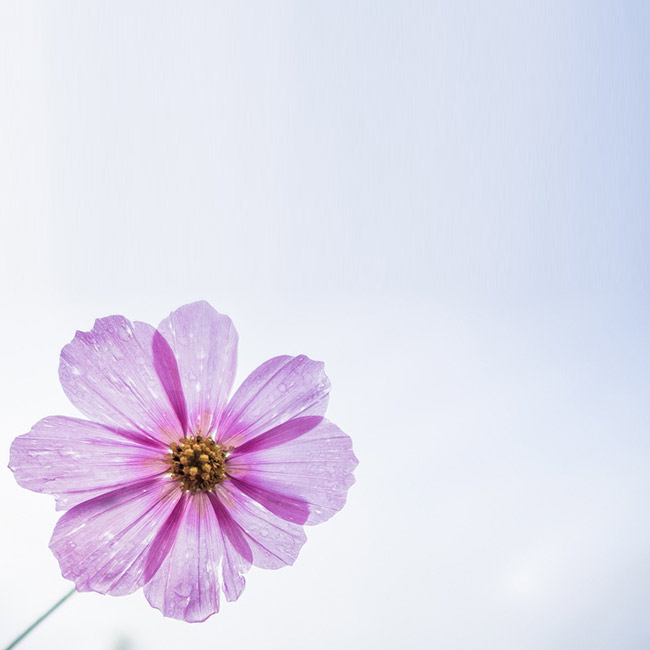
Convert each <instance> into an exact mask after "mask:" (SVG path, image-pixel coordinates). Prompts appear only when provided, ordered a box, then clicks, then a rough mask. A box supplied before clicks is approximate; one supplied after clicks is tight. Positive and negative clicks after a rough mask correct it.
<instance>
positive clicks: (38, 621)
mask: <svg viewBox="0 0 650 650" xmlns="http://www.w3.org/2000/svg"><path fill="white" fill-rule="evenodd" d="M75 591H77V590H76V589H71V590H70V591H69V592H68V593H67V594H66V595H65V596H63V598H61V600H60V601H59V602H58V603H56V605H53V606H52V607H50V609H48V610H47V612H45V614H43V616H41V617H40V618H37V619H36V620H35V621H34V622H33V623H32V624H31V625H30V626H29V627H28V628H27V629H26V630H25V631H24V632H23V633H22V634H21V635H20V636H18V637H16V638H15V639H14V640H13V641H12V642H11V643H10V644H9V645H8V646H7V647H6V648H5V650H11V648H15V647H16V646H17V645H18V644H19V643H20V642H21V641H22V640H23V639H24V638H25V637H26V636H27V635H28V634H29V633H30V632H31V631H32V630H33V629H34V628H35V627H36V626H37V625H38V624H39V623H41V622H43V621H44V620H45V619H46V618H47V617H48V616H49V615H50V614H51V613H52V612H53V611H54V610H55V609H58V608H59V607H61V605H63V603H65V601H66V600H68V598H70V596H72V594H73V593H74V592H75Z"/></svg>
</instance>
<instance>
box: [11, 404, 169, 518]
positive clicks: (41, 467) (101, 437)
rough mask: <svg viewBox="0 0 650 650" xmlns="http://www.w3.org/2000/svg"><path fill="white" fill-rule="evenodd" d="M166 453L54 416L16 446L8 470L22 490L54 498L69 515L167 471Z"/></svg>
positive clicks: (134, 437) (133, 436)
mask: <svg viewBox="0 0 650 650" xmlns="http://www.w3.org/2000/svg"><path fill="white" fill-rule="evenodd" d="M163 454H164V449H163V447H162V445H161V444H160V443H156V442H153V441H152V440H151V439H150V438H148V437H146V436H144V435H142V434H138V433H129V432H126V431H119V430H118V429H114V428H111V427H107V426H104V425H102V424H96V423H95V422H88V421H86V420H78V419H76V418H68V417H63V416H54V417H47V418H45V419H43V420H41V421H40V422H37V423H36V424H35V425H34V427H33V428H32V430H31V431H30V432H29V433H26V434H24V435H22V436H19V437H18V438H16V439H15V440H14V441H13V443H12V445H11V458H10V462H9V467H10V469H11V470H12V471H13V472H14V475H15V477H16V481H18V483H19V484H20V485H22V486H23V487H24V488H27V489H28V490H33V491H34V492H44V493H46V494H53V495H54V496H55V497H56V500H57V508H58V509H60V510H66V509H68V508H71V507H72V506H75V505H77V504H78V503H82V502H83V501H87V500H88V499H91V498H92V497H95V496H98V495H100V494H104V493H105V492H109V491H110V490H114V489H115V488H117V487H120V486H124V485H125V484H128V483H135V482H137V481H141V480H142V479H145V478H150V477H153V476H155V475H157V474H160V473H163V472H165V471H166V469H167V466H166V465H164V463H162V460H161V459H162V456H163Z"/></svg>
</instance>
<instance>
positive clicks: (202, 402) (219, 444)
mask: <svg viewBox="0 0 650 650" xmlns="http://www.w3.org/2000/svg"><path fill="white" fill-rule="evenodd" d="M236 360H237V333H236V331H235V328H234V327H233V324H232V322H231V320H230V318H228V317H227V316H224V315H222V314H219V313H217V312H216V311H215V310H214V309H213V308H212V307H211V306H210V305H209V304H208V303H206V302H197V303H193V304H190V305H185V306H184V307H181V308H180V309H178V310H176V311H175V312H173V313H172V314H170V316H169V317H168V318H167V319H165V320H164V321H163V322H162V323H161V324H160V326H159V327H158V329H157V330H156V329H155V328H154V327H152V326H150V325H147V324H146V323H139V322H135V323H131V322H130V321H128V320H127V319H126V318H123V317H122V316H109V317H107V318H101V319H99V320H97V321H96V322H95V326H94V327H93V329H92V331H90V332H77V334H76V336H75V337H74V339H73V341H72V342H71V343H70V344H69V345H66V346H65V347H64V348H63V350H62V352H61V363H60V367H59V376H60V379H61V384H62V386H63V390H64V391H65V393H66V394H67V396H68V397H69V398H70V400H71V401H72V403H73V404H74V405H75V406H76V407H77V408H78V409H79V410H80V411H81V412H82V413H83V414H84V415H85V416H87V417H88V418H90V420H91V421H86V420H79V419H75V418H69V417H63V416H54V417H47V418H45V419H43V420H41V421H40V422H38V423H37V424H36V425H35V426H34V427H33V428H32V430H31V431H30V432H29V433H27V434H25V435H22V436H20V437H18V438H16V440H15V441H14V442H13V445H12V447H11V461H10V465H9V466H10V468H11V469H12V470H13V471H14V473H15V476H16V480H17V481H18V483H19V484H20V485H22V486H23V487H26V488H28V489H30V490H34V491H36V492H46V493H48V494H53V495H54V496H55V497H56V501H57V508H59V509H61V510H66V511H67V512H65V513H64V514H63V516H62V517H61V519H60V520H59V522H58V523H57V525H56V528H55V529H54V533H53V535H52V540H51V542H50V548H51V549H52V551H53V552H54V555H55V556H56V558H57V559H58V561H59V564H60V565H61V571H62V573H63V576H64V577H65V578H68V579H70V580H74V582H75V584H76V587H77V589H78V590H79V591H97V592H99V593H103V594H112V595H115V596H120V595H124V594H129V593H132V592H133V591H135V590H137V589H138V588H140V587H144V594H145V596H146V598H147V600H148V601H149V603H151V605H153V606H154V607H156V608H158V609H159V610H160V611H161V612H162V613H163V614H164V615H165V616H171V617H173V618H178V619H183V620H185V621H203V620H205V619H206V618H208V617H209V616H210V615H212V614H214V613H215V612H217V611H219V590H220V588H221V589H222V590H223V593H224V594H225V597H226V600H228V601H233V600H236V599H237V598H238V597H239V596H240V594H241V593H242V591H243V589H244V584H245V580H244V577H243V574H244V573H246V571H248V570H249V568H250V567H251V566H252V565H255V566H258V567H262V568H265V569H276V568H279V567H282V566H285V565H287V564H292V563H293V562H294V560H295V559H296V557H297V555H298V552H299V551H300V548H301V547H302V545H303V544H304V542H305V533H304V530H303V525H304V524H317V523H320V522H322V521H325V520H326V519H329V518H330V517H331V516H332V515H333V514H334V513H335V512H337V511H338V510H340V509H341V508H342V507H343V505H344V503H345V499H346V494H347V490H348V488H349V487H350V486H351V485H352V483H353V482H354V477H353V474H352V472H353V470H354V468H355V466H356V464H357V459H356V458H355V456H354V453H353V452H352V444H351V441H350V438H349V437H348V436H347V435H345V434H344V433H343V432H342V431H341V430H340V429H339V428H338V427H337V426H336V425H334V424H332V423H331V422H329V421H328V420H326V419H324V418H323V414H324V413H325V409H326V406H327V397H328V391H329V381H328V379H327V377H326V375H325V373H324V371H323V364H322V363H320V362H317V361H312V360H311V359H308V358H307V357H305V356H297V357H289V356H281V357H274V358H272V359H269V360H268V361H266V362H265V363H263V364H262V365H261V366H260V367H259V368H257V369H256V370H254V371H253V372H252V373H251V374H250V375H249V376H248V378H247V379H246V380H245V381H244V383H243V384H242V385H241V386H240V387H239V389H238V390H237V391H236V392H235V394H234V395H233V396H232V397H231V398H230V400H229V399H228V396H229V394H230V391H231V388H232V384H233V380H234V376H235V367H236Z"/></svg>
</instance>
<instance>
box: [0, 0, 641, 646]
mask: <svg viewBox="0 0 650 650" xmlns="http://www.w3.org/2000/svg"><path fill="white" fill-rule="evenodd" d="M649 7H650V5H648V3H645V2H639V3H632V2H627V3H626V2H611V3H604V2H595V1H594V2H584V3H579V2H555V3H528V2H519V3H517V2H511V3H506V2H484V3H459V2H449V3H434V2H350V3H345V2H331V1H330V2H296V3H290V2H260V3H239V2H232V3H225V4H224V3H216V2H187V1H186V2H177V3H173V2H149V3H144V2H140V3H137V2H103V3H98V2H56V3H54V2H42V3H37V2H25V1H23V0H15V1H14V0H2V1H1V2H0V218H1V223H2V233H1V237H0V265H2V266H1V268H0V271H1V275H0V283H1V284H0V290H1V297H2V306H3V309H2V314H3V318H2V319H1V320H0V335H1V337H2V338H1V340H2V342H3V350H2V372H1V373H0V389H1V390H0V394H1V395H2V420H1V427H0V430H1V432H2V433H1V436H2V438H1V444H0V461H1V465H2V466H4V465H6V461H7V460H8V447H9V444H10V441H11V440H12V439H13V437H14V436H15V435H17V434H20V433H23V432H25V431H27V430H28V429H29V428H30V427H31V425H32V424H33V423H34V422H35V421H36V420H38V419H39V418H41V417H44V416H45V415H48V414H52V413H63V414H70V415H72V414H74V409H73V408H72V407H71V406H70V405H69V404H68V403H67V401H66V399H65V397H64V395H63V392H62V391H61V389H60V388H59V386H58V380H57V374H56V373H57V361H58V352H59V350H60V348H61V347H62V346H63V345H64V344H65V343H66V342H68V341H69V340H70V339H71V338H72V336H73V334H74V331H75V330H76V329H88V328H90V327H91V325H92V321H93V319H94V318H95V317H98V316H103V315H107V314H111V313H123V314H125V315H126V316H128V317H130V318H133V319H139V320H145V321H149V322H154V323H157V322H158V321H159V320H161V319H162V318H163V317H164V316H166V314H167V313H168V312H169V311H170V310H172V309H174V308H176V307H177V306H179V305H181V304H183V303H185V302H189V301H192V300H195V299H199V298H204V299H207V300H209V301H210V302H211V303H212V304H213V305H214V306H215V307H216V308H217V309H219V310H220V311H222V312H226V313H228V314H229V315H230V316H232V318H233V319H234V321H235V324H236V326H237V328H238V330H239V333H240V341H241V346H240V371H239V375H238V377H239V380H241V379H242V378H243V377H244V376H245V375H246V373H247V372H249V371H250V370H251V369H252V368H253V367H255V366H256V365H257V364H258V363H260V362H261V361H263V360H265V359H266V358H268V357H270V356H273V355H276V354H280V353H306V354H308V355H310V356H312V357H314V358H318V359H323V360H325V362H326V367H327V369H328V372H329V374H330V377H331V379H332V383H333V391H332V398H331V402H330V404H331V408H330V413H329V414H330V417H331V419H333V420H334V421H335V422H337V423H338V424H339V425H340V426H341V427H342V428H343V429H344V430H346V431H347V432H348V433H349V434H350V435H351V436H352V438H353V440H354V443H355V449H356V451H357V455H358V456H359V459H360V465H359V467H358V470H357V481H358V482H357V485H356V486H354V487H353V488H352V490H351V492H350V496H349V501H348V505H347V506H346V508H345V509H344V510H343V511H342V513H340V514H339V515H337V516H336V517H335V518H334V519H332V520H331V521H330V522H328V523H326V524H324V525H322V526H319V527H317V528H314V529H310V530H308V536H309V541H308V543H307V545H306V546H305V548H304V550H303V552H302V553H301V556H300V557H299V559H298V561H297V563H296V565H295V566H294V567H293V568H290V569H284V570H282V571H277V572H270V571H267V572H265V571H259V570H253V571H252V572H251V573H250V574H249V577H248V586H247V588H246V590H245V592H244V594H243V596H242V597H241V598H240V600H239V601H238V602H237V603H235V604H226V605H224V607H223V611H222V612H221V613H220V614H218V615H217V616H215V617H214V618H212V619H210V620H209V621H208V622H207V623H205V624H202V625H195V626H188V625H187V624H183V623H180V622H176V621H170V620H166V619H163V618H162V617H161V616H160V615H159V613H158V612H157V611H155V610H153V609H151V608H150V607H149V606H148V605H147V603H146V601H145V600H144V597H143V596H142V594H141V593H137V594H135V595H133V596H129V597H126V598H121V599H116V598H110V597H102V596H98V595H88V594H83V595H78V596H75V598H74V599H73V600H72V601H70V602H69V603H67V604H66V605H65V608H64V609H62V610H61V611H59V612H58V613H57V614H56V616H55V617H54V618H52V619H51V620H50V621H48V623H47V624H46V625H44V626H43V627H42V628H40V629H39V631H38V632H36V633H34V635H33V636H32V637H31V638H30V639H29V641H26V642H25V643H24V645H23V646H22V647H24V648H25V650H28V649H29V648H32V649H37V648H43V647H47V648H66V649H69V648H74V649H76V648H98V649H100V650H104V649H106V650H109V649H110V650H113V649H121V650H129V649H130V650H135V649H140V648H142V649H146V650H149V649H156V650H157V649H159V648H161V647H190V646H191V647H206V648H233V649H234V648H237V649H238V650H245V649H249V648H259V647H264V648H283V649H284V650H290V649H298V648H299V649H301V650H309V649H325V648H327V649H331V648H382V649H383V648H386V649H389V648H396V647H400V648H416V649H419V648H423V649H429V648H441V649H444V650H455V649H459V650H461V649H462V650H482V649H490V650H492V649H495V648H498V649H499V650H521V649H522V648H525V649H526V650H557V649H564V648H567V649H569V648H571V649H573V648H580V649H582V648H588V649H589V650H609V649H612V650H614V649H616V650H618V649H619V648H625V649H626V650H635V649H637V648H638V649H646V648H648V647H649V646H650V616H649V611H650V514H649V512H648V496H649V492H650V472H649V471H648V468H649V464H650V444H649V425H650V406H649V404H650V402H649V400H648V392H649V388H650V382H649V381H648V362H649V361H650V329H649V327H648V326H649V324H650V308H649V303H648V297H649V289H650V273H649V263H648V260H649V253H650V219H649V208H650V177H649V171H650V165H649V163H650V160H649V158H650V153H649V152H650V122H649V120H648V115H649V109H650V101H649V99H650V45H649V43H650V8H649ZM0 489H1V490H2V494H3V524H2V535H1V536H0V553H1V557H2V558H3V559H2V561H1V562H0V584H2V589H1V590H0V646H1V645H2V644H3V643H4V642H8V641H9V640H10V639H11V638H12V637H13V636H14V634H16V633H18V632H19V631H20V630H21V629H22V627H23V626H25V625H26V624H27V623H29V622H30V621H31V620H32V619H33V618H34V617H35V616H36V615H37V614H39V613H41V611H43V610H44V609H45V608H46V607H48V606H49V605H50V604H51V603H52V602H53V601H54V600H56V599H57V598H58V597H59V596H60V595H61V594H63V593H64V592H65V590H66V589H67V583H66V582H65V581H63V580H62V579H61V578H60V574H59V569H58V566H57V564H56V561H55V560H54V558H53V557H52V555H51V554H50V552H49V550H48V548H47V542H48V539H49V535H50V532H51V529H52V527H53V525H54V522H55V521H56V517H57V515H56V513H55V512H54V509H53V501H52V500H51V499H50V498H49V497H46V496H41V495H37V494H33V493H29V492H27V491H24V490H22V489H20V488H19V487H18V486H17V485H16V484H15V482H14V481H13V478H12V477H11V475H10V473H9V471H8V470H4V471H2V472H0ZM200 644H203V645H202V646H200Z"/></svg>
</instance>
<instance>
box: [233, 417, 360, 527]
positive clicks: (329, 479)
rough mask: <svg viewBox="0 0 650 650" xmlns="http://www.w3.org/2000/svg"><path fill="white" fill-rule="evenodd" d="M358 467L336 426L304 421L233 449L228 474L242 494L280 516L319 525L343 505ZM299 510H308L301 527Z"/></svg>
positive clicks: (312, 419)
mask: <svg viewBox="0 0 650 650" xmlns="http://www.w3.org/2000/svg"><path fill="white" fill-rule="evenodd" d="M357 463H358V461H357V459H356V457H355V455H354V452H353V451H352V441H351V440H350V438H349V437H348V436H347V435H346V434H345V433H343V432H342V431H341V430H340V429H339V428H338V427H337V426H336V425H335V424H332V423H331V422H329V421H328V420H324V419H322V418H315V417H305V418H296V419H294V420H290V421H289V422H286V423H285V424H282V425H280V426H279V427H276V428H275V429H272V430H271V431H269V432H267V433H263V434H261V435H259V436H257V437H256V438H253V439H252V440H250V441H248V442H247V443H245V444H244V445H242V446H241V447H239V448H237V449H235V450H234V451H233V452H232V453H231V455H230V457H229V459H228V473H229V474H230V475H231V476H232V480H233V482H234V483H235V484H236V485H237V486H238V487H239V488H240V489H241V490H242V491H244V492H246V493H247V494H248V495H249V496H250V497H251V498H253V499H255V500H256V501H258V502H260V503H261V504H262V505H263V506H265V507H266V508H267V509H269V510H271V511H272V512H274V513H275V514H277V515H278V516H280V517H283V518H284V519H287V520H288V521H294V522H296V523H306V524H317V523H320V522H322V521H325V520H327V519H329V518H330V517H331V516H332V515H333V514H334V513H336V512H338V511H339V510H340V509H341V508H342V507H343V505H344V504H345V500H346V497H347V491H348V488H349V487H350V486H351V485H352V484H353V483H354V476H353V473H352V472H353V471H354V468H355V467H356V465H357ZM299 504H304V505H305V507H306V509H307V514H306V515H305V517H304V519H303V520H302V521H300V519H299V518H297V517H299V512H300V510H299Z"/></svg>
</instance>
